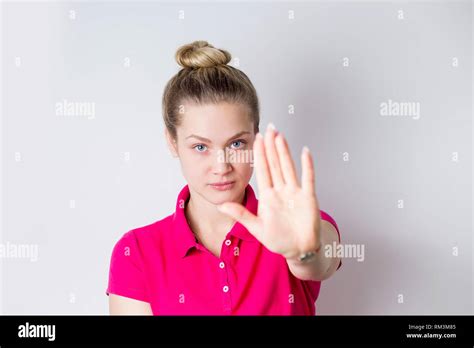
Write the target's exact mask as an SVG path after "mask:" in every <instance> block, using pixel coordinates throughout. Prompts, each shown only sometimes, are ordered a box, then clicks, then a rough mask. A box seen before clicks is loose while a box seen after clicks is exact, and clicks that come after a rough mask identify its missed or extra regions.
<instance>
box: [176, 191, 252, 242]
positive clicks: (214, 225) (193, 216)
mask: <svg viewBox="0 0 474 348" xmlns="http://www.w3.org/2000/svg"><path fill="white" fill-rule="evenodd" d="M189 193H190V197H189V201H188V204H186V206H185V215H186V218H187V220H188V224H189V226H190V227H191V230H192V231H193V232H194V234H195V236H196V237H197V239H198V240H211V239H212V240H216V239H217V240H222V239H224V238H225V236H226V235H227V233H228V232H229V231H230V230H231V228H232V226H233V225H234V223H235V220H234V219H232V218H231V217H229V216H228V215H226V214H224V213H222V212H220V211H219V210H217V205H216V204H213V203H211V202H209V201H207V200H206V199H204V197H202V196H201V195H200V194H199V193H197V192H195V191H194V190H192V189H191V188H189ZM244 197H245V190H243V192H242V193H241V194H240V195H239V198H238V199H237V200H235V201H234V202H236V203H240V204H243V200H244Z"/></svg>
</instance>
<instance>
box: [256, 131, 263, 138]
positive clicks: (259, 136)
mask: <svg viewBox="0 0 474 348" xmlns="http://www.w3.org/2000/svg"><path fill="white" fill-rule="evenodd" d="M255 137H257V138H259V139H263V136H262V134H261V133H260V132H258V133H257V135H256V136H255Z"/></svg>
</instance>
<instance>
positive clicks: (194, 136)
mask: <svg viewBox="0 0 474 348" xmlns="http://www.w3.org/2000/svg"><path fill="white" fill-rule="evenodd" d="M244 134H250V132H247V131H242V132H239V133H237V134H235V135H233V136H231V137H230V138H229V139H228V140H227V141H229V140H232V139H234V138H237V137H240V136H241V135H244ZM188 138H196V139H198V140H201V141H205V142H208V143H212V141H210V140H209V139H207V138H203V137H200V136H199V135H195V134H191V135H188V136H187V137H186V138H185V139H188Z"/></svg>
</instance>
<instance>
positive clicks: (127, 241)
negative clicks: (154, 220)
mask: <svg viewBox="0 0 474 348" xmlns="http://www.w3.org/2000/svg"><path fill="white" fill-rule="evenodd" d="M106 294H107V295H109V294H115V295H119V296H124V297H129V298H132V299H134V300H139V301H144V302H149V298H148V294H147V288H146V281H145V273H144V267H143V259H142V255H141V253H140V248H139V245H138V242H137V239H136V236H135V234H134V232H133V230H131V231H128V232H127V233H125V234H124V235H123V236H122V237H121V238H120V239H119V241H118V242H117V243H116V244H115V246H114V248H113V251H112V256H111V258H110V268H109V282H108V287H107V290H106Z"/></svg>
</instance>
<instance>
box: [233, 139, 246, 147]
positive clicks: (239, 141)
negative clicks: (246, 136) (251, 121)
mask: <svg viewBox="0 0 474 348" xmlns="http://www.w3.org/2000/svg"><path fill="white" fill-rule="evenodd" d="M235 143H240V144H242V146H237V147H236V148H237V149H238V148H241V147H243V146H244V145H243V144H245V141H243V140H236V141H233V142H232V145H233V144H235Z"/></svg>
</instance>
